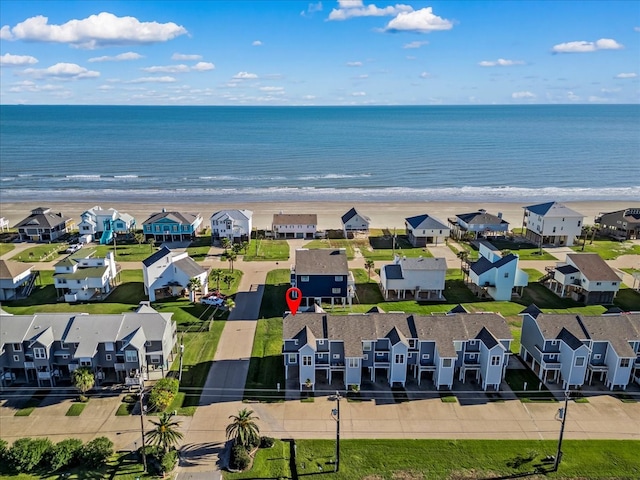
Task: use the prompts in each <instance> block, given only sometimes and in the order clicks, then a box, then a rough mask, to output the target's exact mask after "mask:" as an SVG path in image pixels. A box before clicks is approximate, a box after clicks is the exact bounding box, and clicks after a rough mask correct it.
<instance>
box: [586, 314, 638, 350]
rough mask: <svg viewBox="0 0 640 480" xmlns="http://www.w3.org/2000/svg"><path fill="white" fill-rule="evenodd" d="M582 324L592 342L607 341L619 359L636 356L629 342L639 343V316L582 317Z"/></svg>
mask: <svg viewBox="0 0 640 480" xmlns="http://www.w3.org/2000/svg"><path fill="white" fill-rule="evenodd" d="M634 320H635V321H634ZM582 322H583V324H584V325H585V327H586V328H587V330H588V331H589V334H590V336H591V339H592V340H594V341H608V342H609V343H610V344H611V346H612V347H613V349H614V350H615V351H616V353H617V354H618V356H619V357H635V356H636V353H635V352H634V351H633V348H631V345H630V344H629V342H630V341H634V340H635V341H640V315H636V316H635V318H634V316H632V315H611V316H610V315H604V316H584V317H582ZM634 323H635V326H634Z"/></svg>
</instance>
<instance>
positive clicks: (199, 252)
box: [187, 235, 211, 262]
mask: <svg viewBox="0 0 640 480" xmlns="http://www.w3.org/2000/svg"><path fill="white" fill-rule="evenodd" d="M210 249H211V235H204V236H201V237H196V239H195V240H194V241H193V242H191V245H189V246H188V247H187V253H188V254H189V256H190V257H191V258H193V259H194V260H195V261H196V262H201V261H203V260H206V259H207V257H208V256H209V250H210Z"/></svg>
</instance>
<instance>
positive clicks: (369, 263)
mask: <svg viewBox="0 0 640 480" xmlns="http://www.w3.org/2000/svg"><path fill="white" fill-rule="evenodd" d="M375 267H376V263H375V262H374V261H373V260H371V259H368V260H366V261H365V262H364V268H366V269H367V272H369V280H371V270H373V269H374V268H375Z"/></svg>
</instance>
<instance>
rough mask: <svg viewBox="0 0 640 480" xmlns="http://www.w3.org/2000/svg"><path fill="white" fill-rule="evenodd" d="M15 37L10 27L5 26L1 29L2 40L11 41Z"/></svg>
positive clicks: (0, 36)
mask: <svg viewBox="0 0 640 480" xmlns="http://www.w3.org/2000/svg"><path fill="white" fill-rule="evenodd" d="M12 38H13V35H11V27H10V26H9V25H5V26H3V27H2V28H0V40H11V39H12Z"/></svg>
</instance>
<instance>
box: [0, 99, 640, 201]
mask: <svg viewBox="0 0 640 480" xmlns="http://www.w3.org/2000/svg"><path fill="white" fill-rule="evenodd" d="M114 199H116V200H117V201H121V202H122V201H133V202H136V201H139V202H156V201H162V202H166V201H171V202H192V201H197V202H260V201H297V200H317V201H323V200H333V201H347V202H350V201H353V202H366V201H390V202H391V201H428V200H431V201H438V200H441V201H452V200H459V201H485V202H490V201H491V202H493V201H498V202H499V201H516V202H519V201H526V202H530V201H545V200H560V201H570V200H629V201H636V202H637V201H640V106H638V105H614V106H605V105H552V106H469V107H466V106H433V107H139V106H135V107H134V106H132V107H129V106H114V107H112V106H6V105H3V106H1V107H0V200H2V201H5V202H11V201H35V200H41V201H44V200H51V201H66V200H70V201H75V200H77V201H114Z"/></svg>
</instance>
